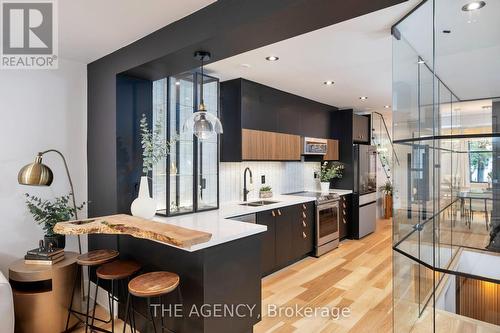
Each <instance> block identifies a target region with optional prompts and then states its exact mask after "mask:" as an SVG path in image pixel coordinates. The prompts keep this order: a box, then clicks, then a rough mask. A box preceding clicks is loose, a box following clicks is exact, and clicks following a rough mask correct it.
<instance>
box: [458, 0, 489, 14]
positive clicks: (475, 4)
mask: <svg viewBox="0 0 500 333" xmlns="http://www.w3.org/2000/svg"><path fill="white" fill-rule="evenodd" d="M484 6H486V2H484V1H472V2H469V3H468V4H466V5H464V6H463V7H462V10H463V11H464V12H470V11H473V10H478V9H481V8H483V7H484Z"/></svg>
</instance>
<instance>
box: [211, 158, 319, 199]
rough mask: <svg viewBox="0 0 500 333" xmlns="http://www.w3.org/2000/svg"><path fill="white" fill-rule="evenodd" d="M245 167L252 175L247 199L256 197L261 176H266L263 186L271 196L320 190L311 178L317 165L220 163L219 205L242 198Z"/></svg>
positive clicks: (314, 163) (294, 163) (311, 163)
mask: <svg viewBox="0 0 500 333" xmlns="http://www.w3.org/2000/svg"><path fill="white" fill-rule="evenodd" d="M246 167H249V168H250V170H252V175H253V186H251V188H252V191H251V192H250V193H249V194H248V197H249V198H258V197H259V189H260V187H261V186H262V185H261V176H262V175H265V176H266V185H269V186H271V187H272V188H273V192H274V194H283V193H291V192H298V191H304V190H319V181H318V180H317V179H314V172H315V171H318V170H319V168H320V163H319V162H243V163H221V164H220V171H219V172H220V175H219V184H220V202H228V201H240V200H242V199H243V172H244V170H245V168H246ZM247 182H248V179H247ZM247 184H248V183H247Z"/></svg>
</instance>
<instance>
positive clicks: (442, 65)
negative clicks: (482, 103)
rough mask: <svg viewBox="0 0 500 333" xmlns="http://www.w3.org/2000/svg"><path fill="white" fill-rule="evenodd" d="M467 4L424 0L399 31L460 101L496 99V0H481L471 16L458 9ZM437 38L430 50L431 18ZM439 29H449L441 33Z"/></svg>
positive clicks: (499, 74)
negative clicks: (479, 5)
mask: <svg viewBox="0 0 500 333" xmlns="http://www.w3.org/2000/svg"><path fill="white" fill-rule="evenodd" d="M469 2H471V0H440V1H436V2H435V3H436V6H435V13H434V15H433V12H432V10H433V6H432V1H428V2H427V3H425V4H424V5H422V6H421V7H420V8H419V9H418V10H416V11H415V12H414V13H413V14H412V15H411V16H409V17H408V18H407V19H406V20H404V21H403V22H402V23H401V24H400V25H398V29H399V30H400V31H401V34H402V36H403V38H404V39H405V40H406V41H408V43H409V44H410V45H411V46H412V48H413V49H414V50H416V52H417V53H418V54H419V55H420V56H421V57H423V58H424V59H425V60H426V62H427V64H428V65H429V66H430V67H431V68H432V67H433V62H432V57H433V52H435V61H434V69H435V72H436V74H437V75H438V76H439V77H440V78H441V80H442V81H443V82H444V83H445V84H446V85H447V86H448V87H449V88H450V89H451V90H452V91H453V92H454V93H455V94H456V95H457V96H458V97H459V98H460V99H462V100H468V99H479V98H488V97H498V96H500V20H499V19H498V13H500V0H485V2H486V6H485V7H483V8H482V9H480V10H477V11H474V12H464V11H462V6H463V5H464V4H466V3H469ZM434 17H435V24H436V35H435V49H433V47H432V46H433V35H432V34H433V30H432V26H433V19H434ZM443 30H450V31H451V33H449V34H445V33H443V32H442V31H443Z"/></svg>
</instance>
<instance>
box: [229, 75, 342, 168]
mask: <svg viewBox="0 0 500 333" xmlns="http://www.w3.org/2000/svg"><path fill="white" fill-rule="evenodd" d="M220 101H221V104H220V106H221V112H220V117H221V122H222V125H223V127H224V133H223V134H222V135H221V147H220V150H221V162H241V161H242V129H249V130H258V131H265V132H277V133H285V134H294V135H300V136H309V137H317V138H325V139H328V138H330V133H331V130H330V114H331V113H332V111H336V110H337V108H336V107H334V106H330V105H326V104H322V103H319V102H315V101H312V100H309V99H306V98H304V97H300V96H297V95H293V94H290V93H287V92H284V91H281V90H278V89H274V88H271V87H268V86H265V85H262V84H259V83H257V82H252V81H248V80H245V79H234V80H229V81H225V82H222V83H221V85H220Z"/></svg>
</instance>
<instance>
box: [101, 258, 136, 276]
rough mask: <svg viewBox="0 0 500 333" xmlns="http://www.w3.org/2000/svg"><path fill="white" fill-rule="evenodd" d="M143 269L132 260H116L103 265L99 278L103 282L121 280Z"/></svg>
mask: <svg viewBox="0 0 500 333" xmlns="http://www.w3.org/2000/svg"><path fill="white" fill-rule="evenodd" d="M140 269H141V265H139V264H138V263H137V262H135V261H132V260H115V261H112V262H109V263H107V264H104V265H101V266H100V267H99V268H98V269H97V271H96V274H97V277H98V278H99V279H103V280H121V279H125V278H127V277H129V276H132V275H134V274H135V273H137V272H138V271H139V270H140Z"/></svg>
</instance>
